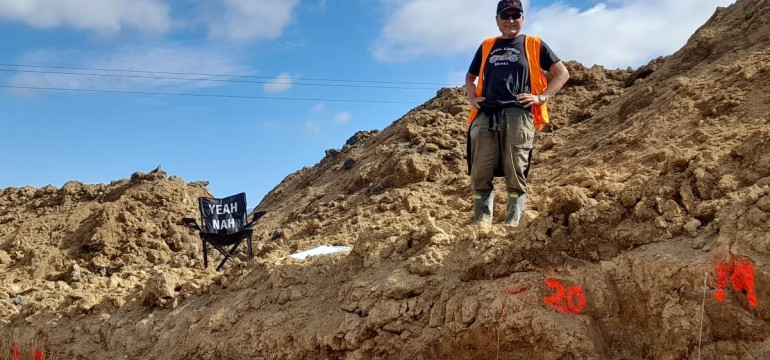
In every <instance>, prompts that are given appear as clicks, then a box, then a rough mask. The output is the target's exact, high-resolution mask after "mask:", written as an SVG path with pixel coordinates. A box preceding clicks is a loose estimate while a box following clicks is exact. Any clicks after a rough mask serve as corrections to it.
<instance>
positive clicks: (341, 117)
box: [334, 111, 351, 124]
mask: <svg viewBox="0 0 770 360" xmlns="http://www.w3.org/2000/svg"><path fill="white" fill-rule="evenodd" d="M350 118H351V116H350V113H349V112H347V111H342V112H338V113H337V114H336V115H334V122H336V123H338V124H344V123H346V122H348V121H350Z"/></svg>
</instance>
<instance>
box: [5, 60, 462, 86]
mask: <svg viewBox="0 0 770 360" xmlns="http://www.w3.org/2000/svg"><path fill="white" fill-rule="evenodd" d="M0 66H6V67H27V68H43V69H61V70H85V71H105V72H126V73H138V74H163V75H185V76H210V77H227V78H244V79H275V78H276V77H275V76H272V77H271V76H255V75H228V74H206V73H188V72H171V71H149V70H127V69H104V68H88V67H69V66H46V65H31V64H6V63H0ZM282 79H286V80H306V81H328V82H347V83H370V84H401V85H437V86H462V84H447V83H432V82H414V81H382V80H355V79H352V80H351V79H329V78H297V77H285V78H282Z"/></svg>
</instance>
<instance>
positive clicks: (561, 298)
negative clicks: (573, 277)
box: [543, 279, 586, 315]
mask: <svg viewBox="0 0 770 360" xmlns="http://www.w3.org/2000/svg"><path fill="white" fill-rule="evenodd" d="M545 284H546V285H548V287H549V288H551V289H554V290H556V292H555V293H553V294H551V295H549V296H546V297H545V298H543V301H545V303H546V304H548V305H550V306H551V307H553V308H554V309H556V310H559V311H561V312H563V313H565V314H573V315H574V314H580V313H581V312H582V311H583V309H585V307H586V296H585V293H584V292H583V289H582V288H581V287H580V286H577V285H575V286H572V287H570V288H569V290H567V289H566V288H565V286H564V284H562V283H561V281H559V280H556V279H545Z"/></svg>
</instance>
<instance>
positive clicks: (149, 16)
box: [0, 0, 171, 35]
mask: <svg viewBox="0 0 770 360" xmlns="http://www.w3.org/2000/svg"><path fill="white" fill-rule="evenodd" d="M0 18H5V19H10V20H18V21H22V22H25V23H27V24H29V25H31V26H34V27H39V28H54V27H60V26H61V27H73V28H76V29H84V30H94V31H97V32H99V33H101V34H103V35H112V34H116V33H119V32H120V31H121V30H122V29H123V27H125V26H129V27H133V28H136V29H139V30H141V31H146V32H165V31H167V30H168V29H169V28H170V27H171V20H170V19H169V7H168V6H167V5H166V4H164V3H163V2H162V1H160V0H2V1H0Z"/></svg>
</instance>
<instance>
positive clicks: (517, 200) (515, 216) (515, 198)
mask: <svg viewBox="0 0 770 360" xmlns="http://www.w3.org/2000/svg"><path fill="white" fill-rule="evenodd" d="M526 202H527V194H521V195H519V194H517V193H514V192H508V208H507V209H506V210H507V211H506V214H505V224H506V225H508V226H511V227H517V226H519V221H520V220H521V214H522V213H523V212H524V205H525V204H526Z"/></svg>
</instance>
